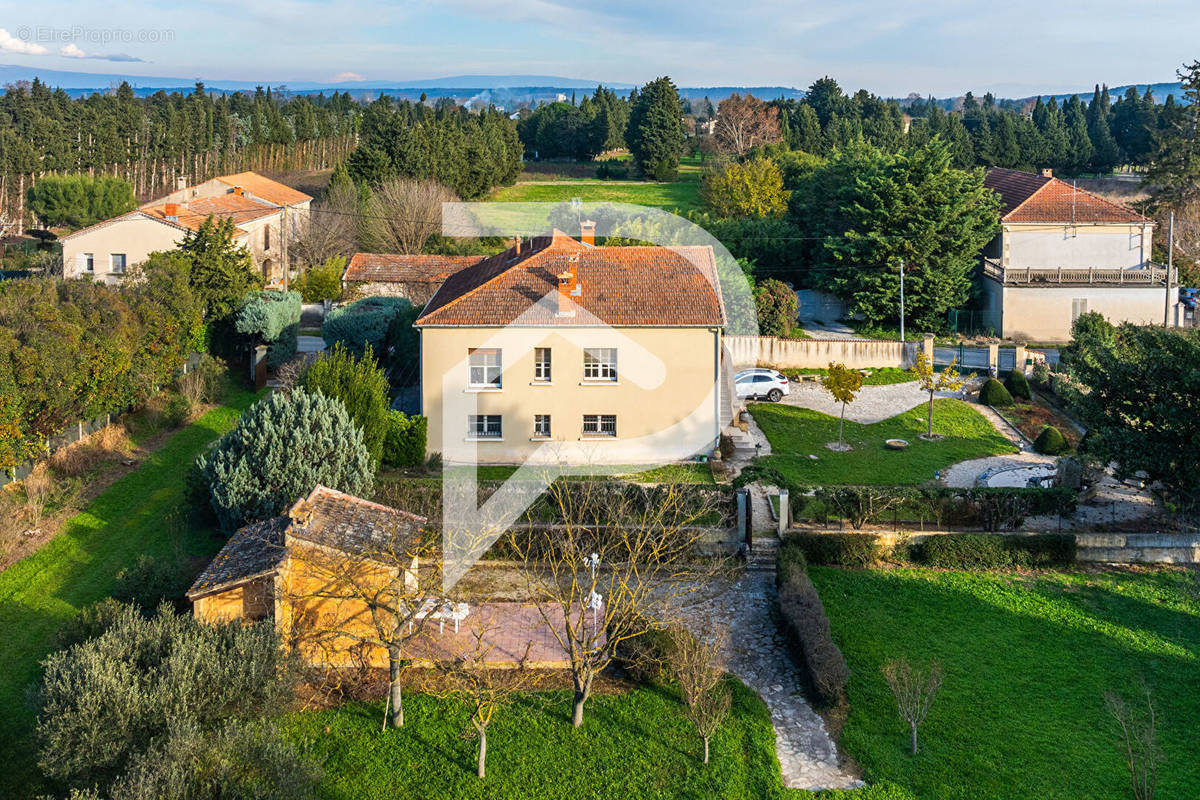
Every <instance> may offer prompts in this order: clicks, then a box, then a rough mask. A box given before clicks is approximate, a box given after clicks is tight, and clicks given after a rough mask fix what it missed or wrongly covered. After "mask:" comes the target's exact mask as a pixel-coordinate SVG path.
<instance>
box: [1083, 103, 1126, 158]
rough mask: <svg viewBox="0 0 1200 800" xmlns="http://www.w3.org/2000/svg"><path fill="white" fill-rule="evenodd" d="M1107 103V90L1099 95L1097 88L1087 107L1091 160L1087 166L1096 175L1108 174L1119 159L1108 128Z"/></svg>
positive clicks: (1119, 153)
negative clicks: (1096, 173)
mask: <svg viewBox="0 0 1200 800" xmlns="http://www.w3.org/2000/svg"><path fill="white" fill-rule="evenodd" d="M1107 101H1108V88H1107V87H1105V89H1104V93H1103V94H1101V92H1100V87H1099V86H1097V87H1096V91H1095V93H1094V94H1093V95H1092V102H1091V103H1089V104H1088V107H1087V128H1088V139H1089V140H1090V141H1091V143H1092V160H1091V163H1090V165H1089V166H1090V167H1091V169H1092V171H1093V172H1098V173H1104V172H1110V171H1111V170H1112V168H1113V167H1115V166H1116V165H1117V162H1118V161H1120V159H1121V151H1120V148H1118V147H1117V140H1116V139H1114V138H1113V135H1112V131H1110V130H1109V127H1108V117H1109V110H1108V102H1107Z"/></svg>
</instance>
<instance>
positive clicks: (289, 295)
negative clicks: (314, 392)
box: [234, 290, 300, 369]
mask: <svg viewBox="0 0 1200 800" xmlns="http://www.w3.org/2000/svg"><path fill="white" fill-rule="evenodd" d="M234 327H235V328H236V329H237V332H238V333H241V334H243V335H246V336H254V337H257V338H258V339H260V340H261V341H263V342H266V343H267V345H268V347H267V366H268V367H270V368H271V369H275V368H277V367H279V366H280V365H281V364H284V363H286V362H288V361H291V360H292V359H293V358H295V357H296V339H297V337H298V336H299V334H300V294H299V293H298V292H274V291H268V290H262V291H256V292H250V293H249V294H247V295H246V296H245V297H244V298H243V299H242V304H241V306H240V307H239V308H238V312H237V316H236V317H235V319H234Z"/></svg>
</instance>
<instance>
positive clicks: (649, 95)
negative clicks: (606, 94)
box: [625, 76, 683, 181]
mask: <svg viewBox="0 0 1200 800" xmlns="http://www.w3.org/2000/svg"><path fill="white" fill-rule="evenodd" d="M682 115H683V109H682V105H681V103H680V101H679V92H678V91H677V90H676V88H675V84H674V83H672V82H671V79H670V78H669V77H665V76H664V77H662V78H659V79H658V80H654V81H651V82H650V83H648V84H646V85H645V86H643V87H642V90H641V92H640V93H639V95H638V99H637V102H636V104H635V105H634V106H633V108H632V110H631V111H630V114H629V125H628V127H627V128H626V131H625V140H626V142H627V143H628V145H629V150H630V152H631V153H632V154H633V160H634V163H635V164H636V165H637V167H638V169H639V170H640V171H641V172H642V174H643V175H646V176H649V177H653V178H654V179H655V180H658V181H672V180H674V179H675V176H676V172H677V170H678V168H679V157H680V155H681V154H682V152H683V120H682Z"/></svg>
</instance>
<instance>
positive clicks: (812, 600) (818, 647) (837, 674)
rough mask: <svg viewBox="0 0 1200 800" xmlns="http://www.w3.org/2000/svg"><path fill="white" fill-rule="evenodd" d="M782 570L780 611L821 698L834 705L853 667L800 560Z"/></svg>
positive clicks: (783, 566)
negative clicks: (839, 647) (833, 633)
mask: <svg viewBox="0 0 1200 800" xmlns="http://www.w3.org/2000/svg"><path fill="white" fill-rule="evenodd" d="M778 573H779V576H778V578H777V580H778V581H779V613H780V615H781V616H782V617H783V621H784V625H785V627H786V628H787V630H788V633H789V635H790V636H791V638H792V639H793V640H794V642H795V644H796V645H797V648H798V649H799V651H800V656H801V663H802V664H803V665H804V669H805V671H806V673H807V676H808V679H809V681H810V683H811V684H812V688H813V691H814V693H815V694H816V696H817V699H818V700H819V701H820V702H822V703H824V704H826V705H833V704H834V703H837V702H838V700H839V699H841V696H842V692H843V691H845V688H846V683H847V681H849V680H850V668H849V667H848V666H847V665H846V659H845V658H844V657H843V656H842V651H841V650H839V649H838V646H837V645H836V644H834V642H833V635H832V633H831V632H830V629H829V617H828V616H826V614H825V606H824V605H823V604H822V603H821V597H820V595H818V594H817V589H816V587H815V586H813V583H812V580H810V579H809V577H808V573H807V572H805V571H804V570H803V569H802V568H801V567H800V565H799V564H797V563H794V562H793V563H788V564H781V565H780V567H779V571H778Z"/></svg>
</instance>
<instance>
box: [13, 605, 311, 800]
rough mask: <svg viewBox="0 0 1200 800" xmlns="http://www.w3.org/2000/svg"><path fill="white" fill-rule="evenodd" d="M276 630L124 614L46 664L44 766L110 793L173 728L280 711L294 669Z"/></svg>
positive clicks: (163, 612) (41, 733)
mask: <svg viewBox="0 0 1200 800" xmlns="http://www.w3.org/2000/svg"><path fill="white" fill-rule="evenodd" d="M293 659H294V656H291V655H289V654H288V652H287V651H286V650H285V648H284V647H283V646H282V643H281V642H280V639H279V635H278V634H277V633H276V632H275V630H274V627H273V626H272V625H271V624H270V623H259V624H254V625H246V624H244V623H241V622H232V623H227V624H223V625H209V624H207V623H203V622H200V621H198V620H196V619H195V618H193V617H192V616H191V615H190V614H187V615H176V614H174V613H173V612H171V611H170V610H169V609H167V608H165V607H164V608H160V609H159V611H158V613H157V614H156V615H155V616H153V617H150V618H147V617H144V616H142V614H141V613H139V612H138V611H137V609H135V608H133V607H132V606H125V607H124V610H123V611H122V612H121V613H120V614H119V615H118V617H117V618H116V620H115V621H113V623H112V624H111V625H110V627H108V629H107V630H105V631H104V632H103V633H101V634H100V635H99V636H96V637H95V638H92V639H89V640H87V641H84V642H82V643H80V644H77V645H75V646H74V647H71V648H69V649H67V650H60V651H59V652H57V653H54V654H52V655H50V656H49V657H47V658H46V660H45V661H44V662H43V665H44V667H45V673H44V676H43V678H42V681H41V684H40V686H39V687H38V689H37V691H36V693H35V694H34V700H35V703H36V705H37V708H38V724H37V733H38V739H39V740H40V743H41V752H40V757H39V765H40V766H41V768H42V771H43V772H44V773H45V774H46V776H47V777H49V778H50V779H52V780H56V781H61V782H63V783H64V784H67V785H74V786H78V787H84V786H98V787H100V788H104V787H107V786H108V785H110V784H111V783H112V781H113V780H114V779H115V778H116V777H117V776H118V775H120V774H121V772H122V771H123V770H124V769H125V767H126V766H127V765H129V763H130V762H131V761H133V760H134V759H136V758H137V757H138V756H139V755H141V754H144V753H145V752H147V751H148V750H149V749H150V748H151V747H152V746H153V745H154V744H155V743H157V742H159V741H161V740H162V739H163V738H164V737H165V736H166V735H167V734H168V732H169V731H170V730H171V729H172V728H173V727H176V726H180V725H189V724H190V725H194V726H195V727H196V728H198V729H200V730H204V731H211V730H215V729H217V728H218V727H219V726H221V725H223V724H224V723H226V722H227V721H229V720H238V719H253V718H258V717H262V716H266V715H268V714H270V713H273V712H277V711H282V710H284V708H285V705H286V703H287V702H288V700H289V699H290V698H291V696H292V691H293V687H294V685H295V676H296V674H297V673H296V663H295V661H294V660H293Z"/></svg>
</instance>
